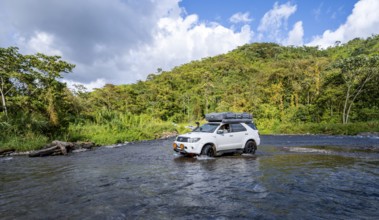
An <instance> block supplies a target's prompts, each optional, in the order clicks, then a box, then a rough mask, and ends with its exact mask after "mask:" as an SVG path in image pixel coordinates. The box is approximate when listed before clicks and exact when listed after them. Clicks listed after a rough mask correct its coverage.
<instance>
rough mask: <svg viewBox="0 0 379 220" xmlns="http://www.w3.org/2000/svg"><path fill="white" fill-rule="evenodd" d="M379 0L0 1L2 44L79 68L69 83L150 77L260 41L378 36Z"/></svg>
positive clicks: (316, 42)
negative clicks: (52, 57)
mask: <svg viewBox="0 0 379 220" xmlns="http://www.w3.org/2000/svg"><path fill="white" fill-rule="evenodd" d="M378 11H379V0H329V1H326V0H324V1H311V0H287V1H286V0H277V1H271V0H222V1H221V0H138V1H137V0H65V1H58V0H36V1H30V0H17V1H15V0H1V1H0V47H8V46H17V47H19V48H20V52H22V53H24V54H34V53H37V52H42V53H45V54H47V55H59V56H61V57H62V59H63V60H66V61H68V62H71V63H74V64H76V68H75V70H74V72H73V73H70V74H67V75H64V79H63V80H64V81H65V82H67V83H68V84H69V85H70V86H71V85H73V84H83V85H84V86H86V87H87V88H89V89H92V88H98V87H102V86H103V85H104V84H106V83H112V84H126V83H135V82H136V81H137V80H145V79H146V76H147V75H148V74H151V73H156V72H157V69H158V68H162V69H163V70H165V71H168V70H171V69H172V68H173V67H175V66H179V65H181V64H184V63H188V62H191V61H192V60H199V59H202V58H205V57H209V56H215V55H218V54H223V53H227V52H228V51H231V50H233V49H235V48H236V47H238V46H241V45H244V44H248V43H254V42H275V43H279V44H282V45H285V46H287V45H292V46H303V45H306V46H318V47H319V48H327V47H329V46H333V45H334V43H335V42H336V41H341V42H342V43H346V42H347V41H349V40H351V39H354V38H357V37H359V38H366V37H369V36H371V35H373V34H379V13H378Z"/></svg>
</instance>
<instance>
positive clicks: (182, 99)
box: [0, 36, 379, 146]
mask: <svg viewBox="0 0 379 220" xmlns="http://www.w3.org/2000/svg"><path fill="white" fill-rule="evenodd" d="M146 62H147V63H146V65H148V61H146ZM73 68H74V65H72V64H69V63H67V62H64V61H62V60H61V59H60V57H57V56H46V55H43V54H36V55H22V54H20V53H19V52H18V49H17V48H14V47H10V48H0V96H1V101H0V104H1V107H0V146H1V145H2V146H16V145H19V144H22V143H25V141H26V142H28V143H30V142H33V141H35V142H33V143H30V144H29V145H30V146H36V145H39V144H40V143H42V142H47V141H48V140H51V139H54V138H62V139H64V140H72V139H88V140H91V141H95V142H100V143H101V144H106V143H114V142H124V141H131V140H141V139H151V138H157V137H159V136H160V135H161V134H162V133H163V132H165V131H171V132H172V131H175V130H179V132H180V131H182V130H183V128H182V127H181V126H177V125H176V124H184V123H193V122H194V121H197V120H202V119H203V118H204V114H206V113H208V112H223V111H233V112H250V113H252V114H253V115H254V118H255V121H256V123H257V125H258V127H259V129H260V130H261V131H262V132H264V133H278V132H279V133H280V132H290V133H291V132H292V133H293V132H295V133H307V132H309V133H314V132H317V133H341V134H353V133H357V132H359V131H378V130H379V128H378V127H379V123H378V121H379V89H378V85H379V36H373V37H369V38H367V39H354V40H352V41H350V42H348V43H346V44H339V43H338V42H336V45H335V46H334V47H330V48H328V49H325V50H321V49H319V48H317V47H307V46H303V47H284V46H280V45H278V44H275V43H253V44H247V45H244V46H241V47H238V48H237V49H235V50H233V51H231V52H229V53H227V54H223V55H219V56H215V57H209V58H205V59H202V60H200V61H193V62H191V63H188V64H184V65H182V66H179V67H176V68H174V69H173V70H172V71H162V70H161V69H158V70H157V73H152V74H150V75H149V76H148V77H147V79H146V80H145V81H139V82H137V83H135V84H129V85H111V84H107V85H105V86H104V87H103V88H101V89H96V90H95V91H92V92H86V90H85V88H83V87H81V86H77V88H76V90H75V91H70V90H69V89H67V86H66V85H65V84H64V83H62V82H60V81H59V78H61V77H62V73H67V72H71V71H72V69H73ZM173 123H175V124H173ZM353 125H354V126H353ZM145 127H148V128H145Z"/></svg>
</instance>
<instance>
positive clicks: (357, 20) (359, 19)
mask: <svg viewBox="0 0 379 220" xmlns="http://www.w3.org/2000/svg"><path fill="white" fill-rule="evenodd" d="M378 11H379V1H378V0H360V1H358V2H357V3H356V4H355V6H354V9H353V12H352V13H351V15H349V17H348V18H347V21H346V22H345V24H342V25H341V26H340V27H338V28H337V30H335V31H333V30H326V31H325V32H324V33H323V35H322V36H316V37H314V39H313V40H312V42H310V43H309V45H310V46H320V47H321V48H326V47H329V46H332V45H334V44H335V42H336V41H341V42H342V43H345V42H347V41H349V40H352V39H354V38H357V37H360V38H364V37H368V36H371V35H372V34H377V33H378V32H379V13H378Z"/></svg>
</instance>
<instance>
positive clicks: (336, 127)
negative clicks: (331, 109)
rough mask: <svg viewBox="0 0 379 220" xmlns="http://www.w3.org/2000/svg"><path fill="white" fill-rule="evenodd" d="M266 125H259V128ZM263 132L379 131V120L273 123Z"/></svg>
mask: <svg viewBox="0 0 379 220" xmlns="http://www.w3.org/2000/svg"><path fill="white" fill-rule="evenodd" d="M261 127H264V125H259V127H258V128H259V129H260V128H261ZM259 131H260V133H262V134H329V135H357V134H359V133H361V132H379V121H372V122H355V123H349V124H339V123H337V124H336V123H325V122H324V123H306V124H304V123H286V124H281V123H272V124H271V126H269V127H264V129H262V130H261V129H260V130H259Z"/></svg>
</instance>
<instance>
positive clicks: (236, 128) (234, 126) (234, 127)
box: [230, 124, 246, 132]
mask: <svg viewBox="0 0 379 220" xmlns="http://www.w3.org/2000/svg"><path fill="white" fill-rule="evenodd" d="M230 127H231V128H232V132H241V131H246V128H245V127H244V126H243V125H241V124H230Z"/></svg>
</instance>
